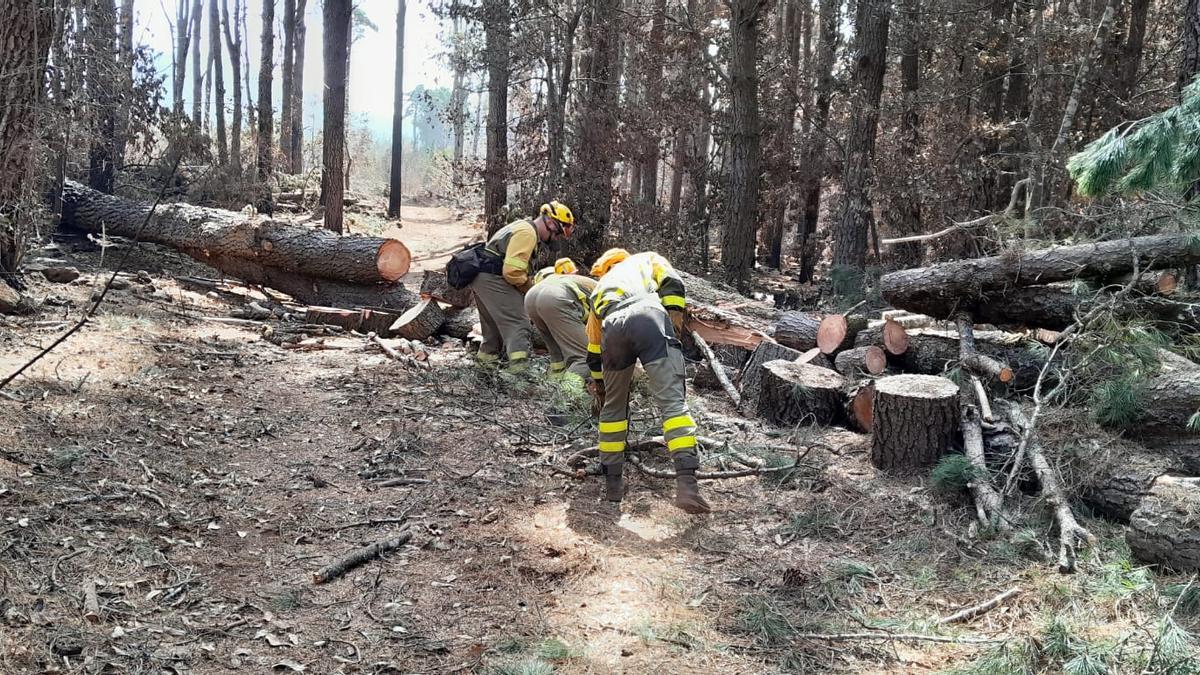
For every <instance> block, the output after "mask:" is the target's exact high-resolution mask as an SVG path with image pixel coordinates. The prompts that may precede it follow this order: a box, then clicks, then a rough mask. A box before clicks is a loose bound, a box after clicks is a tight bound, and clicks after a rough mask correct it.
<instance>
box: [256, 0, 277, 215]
mask: <svg viewBox="0 0 1200 675" xmlns="http://www.w3.org/2000/svg"><path fill="white" fill-rule="evenodd" d="M262 17H263V18H262V24H263V27H262V57H261V58H260V59H259V62H258V167H257V168H258V179H259V180H261V181H263V182H266V181H267V180H269V179H270V178H271V173H272V168H273V167H272V166H271V154H272V153H271V141H272V135H273V134H274V126H275V124H274V119H273V113H272V111H271V76H272V74H273V70H274V57H275V55H274V53H273V52H274V51H275V49H274V47H275V33H274V23H275V0H264V2H263V13H262ZM270 202H271V200H270V199H269V198H268V199H266V200H265V201H264V202H263V204H264V205H266V206H267V207H268V209H267V210H269V208H270ZM260 210H264V209H260Z"/></svg>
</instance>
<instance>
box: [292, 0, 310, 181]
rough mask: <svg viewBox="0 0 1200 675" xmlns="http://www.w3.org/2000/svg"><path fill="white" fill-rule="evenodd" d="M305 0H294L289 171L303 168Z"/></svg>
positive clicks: (293, 171) (297, 171)
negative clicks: (294, 32)
mask: <svg viewBox="0 0 1200 675" xmlns="http://www.w3.org/2000/svg"><path fill="white" fill-rule="evenodd" d="M305 4H306V0H296V15H295V19H294V22H295V24H296V42H295V45H294V56H293V58H292V62H293V63H292V107H291V113H292V121H291V122H290V123H289V124H288V128H289V129H290V130H291V138H290V139H289V141H288V142H289V143H291V148H290V149H289V150H288V157H290V158H291V162H292V163H291V166H289V167H288V172H289V173H300V172H301V171H303V170H304V33H305V32H304V10H305Z"/></svg>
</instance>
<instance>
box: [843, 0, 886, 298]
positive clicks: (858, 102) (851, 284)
mask: <svg viewBox="0 0 1200 675" xmlns="http://www.w3.org/2000/svg"><path fill="white" fill-rule="evenodd" d="M891 12H892V9H891V2H890V0H858V12H857V16H856V17H855V22H854V25H855V43H856V47H857V53H856V56H855V59H854V75H853V82H852V84H851V96H852V98H851V106H850V129H849V132H848V135H847V139H846V164H845V169H844V170H843V171H842V191H843V194H842V208H841V214H840V215H839V217H838V220H837V223H836V224H835V226H834V227H835V229H834V234H833V270H832V273H831V276H832V277H833V282H834V292H835V293H837V294H839V295H844V294H851V293H854V292H855V289H857V288H860V287H861V284H862V275H863V270H864V269H865V267H866V263H867V235H868V233H869V232H871V231H873V230H874V228H875V216H874V214H873V213H872V208H871V195H870V190H871V176H872V173H871V162H872V160H873V159H874V156H875V135H876V132H877V128H878V125H879V100H880V97H881V96H882V94H883V73H884V70H885V69H886V67H887V46H888V23H889V20H890V18H891Z"/></svg>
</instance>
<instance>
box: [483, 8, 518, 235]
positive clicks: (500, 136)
mask: <svg viewBox="0 0 1200 675" xmlns="http://www.w3.org/2000/svg"><path fill="white" fill-rule="evenodd" d="M483 12H484V19H483V20H484V25H483V31H484V42H485V46H484V60H485V62H486V63H487V72H488V119H487V160H486V162H485V166H484V171H483V214H484V219H485V220H486V221H487V234H488V236H489V237H490V236H491V235H492V234H494V233H495V232H496V230H499V229H500V228H501V227H503V226H504V225H505V223H504V222H503V221H504V215H503V212H502V210H503V208H504V205H505V204H507V203H508V77H509V61H510V59H511V58H512V54H511V48H510V46H509V41H510V31H511V26H510V23H511V18H510V16H509V8H508V2H507V0H485V1H484V4H483Z"/></svg>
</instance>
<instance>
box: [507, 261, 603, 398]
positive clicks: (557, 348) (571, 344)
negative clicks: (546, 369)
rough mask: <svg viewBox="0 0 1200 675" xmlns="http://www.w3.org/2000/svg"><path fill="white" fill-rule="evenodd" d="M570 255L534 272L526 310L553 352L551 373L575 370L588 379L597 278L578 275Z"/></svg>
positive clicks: (581, 376) (582, 377)
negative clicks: (589, 324)
mask: <svg viewBox="0 0 1200 675" xmlns="http://www.w3.org/2000/svg"><path fill="white" fill-rule="evenodd" d="M577 271H578V269H577V268H576V267H575V263H574V262H573V261H572V260H571V259H570V258H559V259H558V260H557V261H556V262H555V263H554V267H547V268H545V269H542V270H541V271H539V272H538V273H537V274H536V275H534V285H533V288H531V289H529V292H528V293H526V294H525V311H526V312H527V313H528V314H529V318H530V319H532V320H533V325H534V327H536V328H537V330H538V332H539V333H541V334H542V338H543V339H545V341H546V349H548V350H549V351H550V374H551V375H554V374H558V373H564V372H568V373H572V374H574V375H577V376H579V378H580V380H587V378H588V367H587V334H586V333H585V332H584V329H583V325H584V321H585V320H586V319H587V312H588V296H589V295H591V294H592V290H593V289H595V288H596V280H595V279H589V278H588V277H585V276H581V275H578V274H575V272H577Z"/></svg>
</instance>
